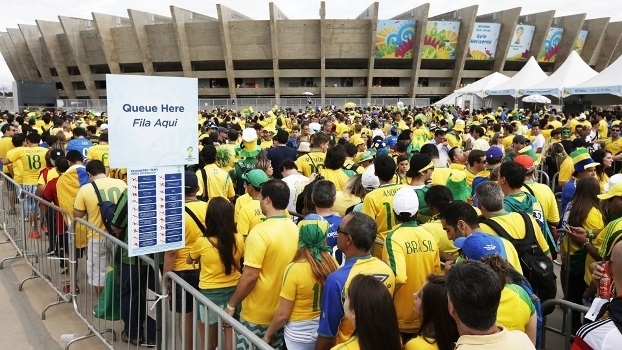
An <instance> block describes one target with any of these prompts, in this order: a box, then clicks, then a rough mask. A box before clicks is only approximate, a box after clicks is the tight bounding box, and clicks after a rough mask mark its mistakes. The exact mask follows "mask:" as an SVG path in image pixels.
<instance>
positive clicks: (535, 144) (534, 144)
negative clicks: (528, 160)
mask: <svg viewBox="0 0 622 350" xmlns="http://www.w3.org/2000/svg"><path fill="white" fill-rule="evenodd" d="M545 143H546V140H544V136H542V134H538V135H537V136H536V137H535V138H534V139H533V141H531V148H533V150H534V152H538V148H543V147H544V144H545Z"/></svg>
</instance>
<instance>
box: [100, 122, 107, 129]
mask: <svg viewBox="0 0 622 350" xmlns="http://www.w3.org/2000/svg"><path fill="white" fill-rule="evenodd" d="M99 130H108V124H106V123H104V124H102V125H100V126H99Z"/></svg>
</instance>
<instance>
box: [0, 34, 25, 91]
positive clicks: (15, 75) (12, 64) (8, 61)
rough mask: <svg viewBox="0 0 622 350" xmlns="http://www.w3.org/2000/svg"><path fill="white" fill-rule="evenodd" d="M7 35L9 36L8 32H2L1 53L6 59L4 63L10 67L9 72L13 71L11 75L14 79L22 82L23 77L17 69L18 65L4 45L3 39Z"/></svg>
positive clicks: (0, 37)
mask: <svg viewBox="0 0 622 350" xmlns="http://www.w3.org/2000/svg"><path fill="white" fill-rule="evenodd" d="M5 35H7V36H8V35H9V34H8V33H6V32H0V52H1V53H2V56H3V57H4V61H5V62H6V65H7V66H8V67H9V70H10V71H11V75H12V76H13V79H14V80H22V79H21V76H20V75H19V70H18V69H17V65H16V64H15V62H14V61H13V56H11V53H10V52H9V49H8V48H7V47H6V45H5V44H4V38H3V37H4V36H5Z"/></svg>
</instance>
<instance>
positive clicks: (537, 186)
mask: <svg viewBox="0 0 622 350" xmlns="http://www.w3.org/2000/svg"><path fill="white" fill-rule="evenodd" d="M527 187H529V189H531V191H529V190H528V189H527ZM523 192H526V193H530V194H532V195H533V196H534V197H536V199H537V200H538V202H540V206H541V207H542V214H543V215H544V218H545V219H546V221H547V222H550V223H553V224H558V223H559V220H560V218H559V208H558V206H557V199H556V198H555V194H554V193H553V190H551V188H550V187H549V186H548V185H545V184H541V183H538V182H533V181H530V182H525V185H524V186H523ZM532 192H533V193H532Z"/></svg>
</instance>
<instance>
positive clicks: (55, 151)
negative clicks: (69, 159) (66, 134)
mask: <svg viewBox="0 0 622 350" xmlns="http://www.w3.org/2000/svg"><path fill="white" fill-rule="evenodd" d="M61 156H63V157H64V156H65V151H63V150H62V149H51V150H50V159H52V160H53V161H54V160H56V158H58V157H61Z"/></svg>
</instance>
